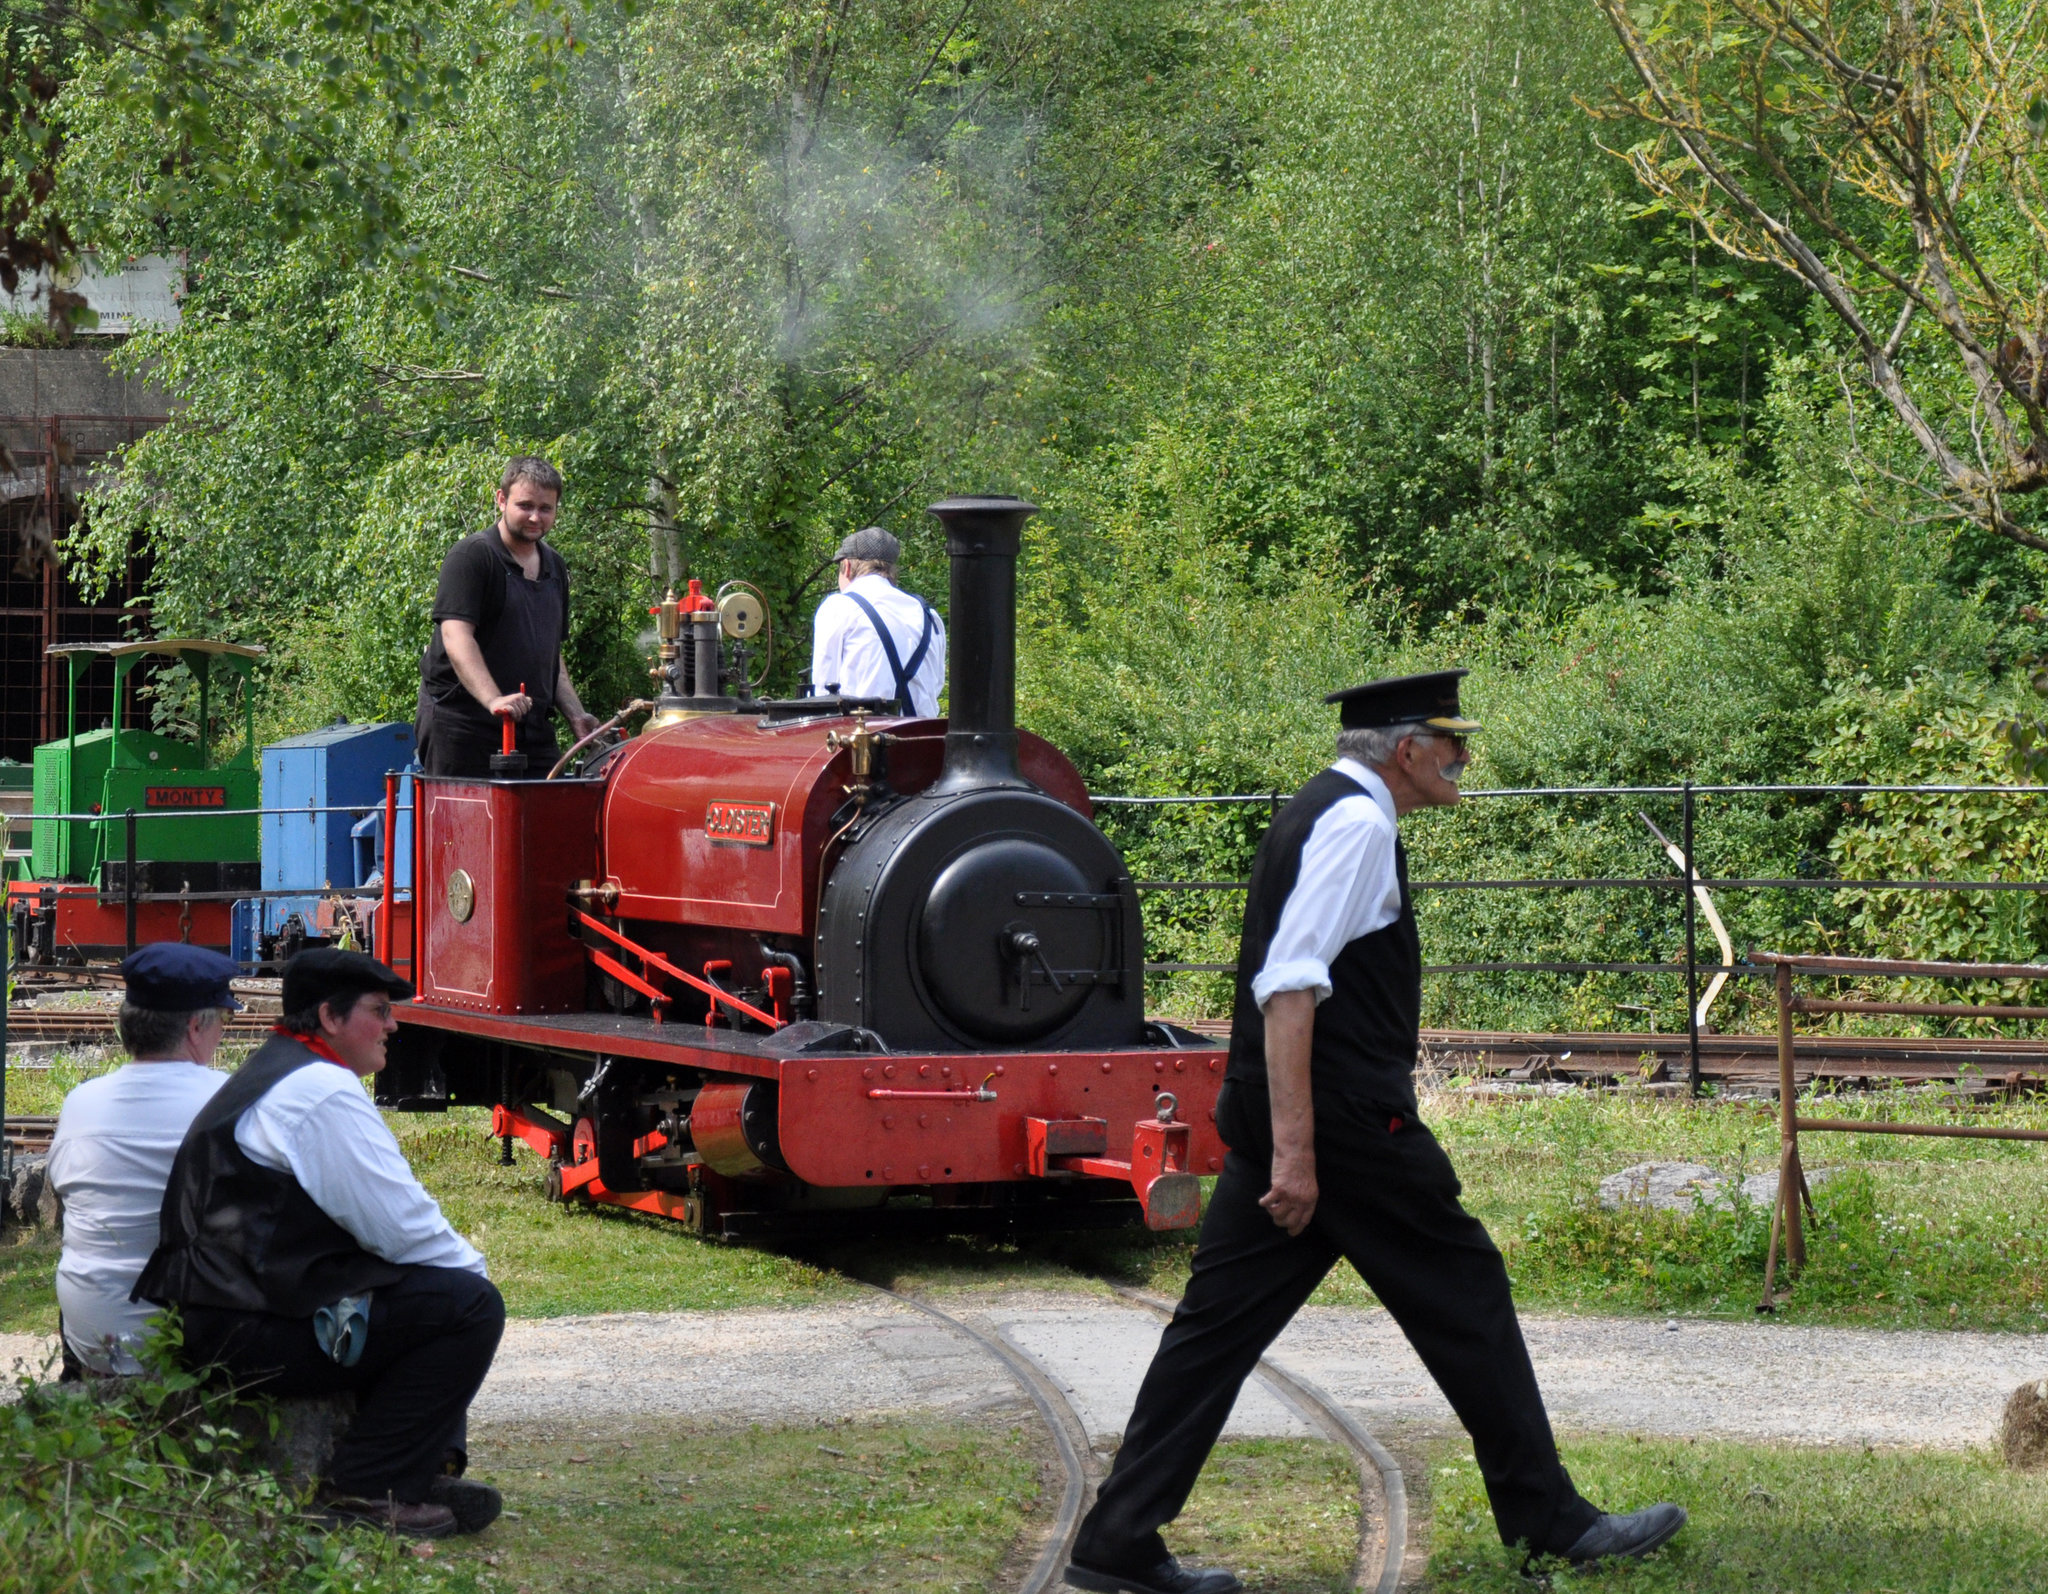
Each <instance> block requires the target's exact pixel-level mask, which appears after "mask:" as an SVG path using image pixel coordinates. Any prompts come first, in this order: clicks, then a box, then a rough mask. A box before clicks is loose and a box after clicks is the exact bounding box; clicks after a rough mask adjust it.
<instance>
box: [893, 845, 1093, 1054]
mask: <svg viewBox="0 0 2048 1594" xmlns="http://www.w3.org/2000/svg"><path fill="white" fill-rule="evenodd" d="M1105 904H1106V905H1107V908H1108V912H1106V913H1105V912H1103V911H1101V910H1102V907H1103V906H1104V905H1105ZM1120 906H1121V899H1120V898H1119V897H1118V896H1117V895H1116V894H1115V893H1113V892H1112V893H1107V894H1104V893H1099V892H1096V891H1095V890H1093V889H1092V888H1091V884H1090V882H1089V880H1088V878H1087V877H1086V876H1085V875H1083V874H1082V873H1081V870H1080V867H1079V866H1078V865H1077V864H1076V863H1075V862H1074V861H1073V859H1072V858H1071V857H1069V856H1068V855H1067V854H1066V853H1063V852H1060V851H1056V850H1055V849H1054V848H1053V847H1052V846H1051V845H1050V844H1049V843H1048V842H1047V841H1045V840H1044V839H1043V838H1041V837H1038V836H1027V835H1020V836H1004V837H1000V838H996V839H991V840H988V841H981V842H977V843H975V844H974V845H972V846H970V847H968V848H967V849H966V851H964V852H962V853H960V854H959V855H958V856H956V857H955V858H954V859H953V860H952V861H951V862H950V863H947V864H945V865H944V866H943V867H942V868H941V869H940V870H939V874H938V878H937V879H936V880H934V881H933V882H932V889H931V896H930V897H929V898H928V899H927V900H926V902H925V905H924V912H923V913H922V914H921V915H920V916H919V924H918V932H917V952H918V966H919V968H920V970H921V971H922V972H923V974H924V983H925V988H926V989H927V990H929V991H930V992H931V994H932V999H933V1001H934V1002H936V1003H937V1005H938V1007H939V1009H940V1011H942V1012H943V1013H945V1015H946V1016H947V1017H948V1018H950V1019H952V1021H953V1022H954V1023H955V1024H957V1025H959V1026H960V1027H961V1028H962V1029H963V1030H965V1031H967V1032H968V1033H969V1034H974V1035H977V1036H979V1037H980V1038H982V1039H984V1040H989V1041H1007V1042H1011V1043H1021V1042H1024V1041H1033V1040H1036V1039H1038V1038H1039V1037H1040V1036H1041V1035H1049V1034H1051V1033H1052V1032H1053V1031H1054V1030H1056V1029H1058V1028H1060V1026H1061V1025H1063V1024H1065V1023H1066V1022H1067V1021H1068V1020H1069V1019H1071V1018H1072V1017H1073V1016H1074V1015H1075V1014H1076V1013H1078V1012H1079V1011H1080V1010H1081V1008H1082V1007H1083V1006H1084V1005H1085V1004H1086V1002H1087V1001H1088V998H1089V996H1090V995H1091V994H1092V993H1093V991H1094V988H1095V986H1096V984H1097V983H1098V982H1108V983H1115V982H1116V981H1117V980H1118V979H1119V978H1120V976H1121V972H1122V971H1121V969H1120V968H1119V966H1118V965H1119V960H1118V956H1117V946H1116V942H1117V931H1118V924H1117V918H1116V913H1117V909H1118V908H1119V907H1120Z"/></svg>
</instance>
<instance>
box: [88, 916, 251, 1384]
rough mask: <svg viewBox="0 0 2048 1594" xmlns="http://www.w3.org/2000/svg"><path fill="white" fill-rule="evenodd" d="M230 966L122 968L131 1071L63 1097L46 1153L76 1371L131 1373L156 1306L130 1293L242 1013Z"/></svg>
mask: <svg viewBox="0 0 2048 1594" xmlns="http://www.w3.org/2000/svg"><path fill="white" fill-rule="evenodd" d="M235 972H236V970H235V964H234V962H233V960H231V959H229V958H226V957H223V956H222V955H221V954H220V953H218V952H209V951H207V950H206V948H204V947H197V946H185V945H183V944H182V943H180V942H176V941H164V942H159V943H158V944H156V945H154V946H146V947H144V948H142V950H141V951H139V952H135V953H132V954H131V955H130V956H129V957H128V959H127V961H126V962H124V963H123V964H122V965H121V977H122V979H123V981H124V982H125V984H126V990H125V991H124V993H123V995H122V998H121V1011H120V1014H119V1015H118V1017H117V1018H116V1020H115V1023H116V1024H117V1026H118V1027H119V1030H120V1035H121V1045H122V1046H123V1047H124V1048H126V1050H127V1052H128V1055H129V1056H130V1057H132V1058H133V1059H134V1061H133V1062H130V1063H127V1064H125V1065H124V1066H122V1067H120V1068H117V1069H115V1070H114V1072H112V1073H111V1074H102V1075H101V1076H100V1077H99V1078H98V1079H89V1080H87V1081H86V1082H85V1083H84V1084H82V1085H80V1086H79V1087H78V1088H77V1089H76V1090H74V1091H72V1092H71V1093H70V1094H69V1095H68V1096H66V1097H65V1098H64V1108H63V1111H62V1112H60V1113H59V1114H58V1116H57V1137H56V1139H55V1140H54V1141H52V1142H51V1144H50V1174H49V1177H50V1184H51V1186H52V1187H53V1188H54V1189H55V1190H56V1192H57V1194H58V1196H59V1198H60V1199H61V1200H62V1201H63V1203H64V1254H63V1257H62V1258H61V1259H60V1260H59V1261H58V1263H57V1310H58V1313H59V1319H60V1322H61V1323H62V1325H63V1330H64V1348H65V1350H66V1352H67V1353H68V1355H69V1357H70V1358H71V1359H73V1360H75V1361H76V1362H77V1364H78V1366H79V1368H80V1369H81V1370H83V1371H87V1372H93V1373H100V1374H111V1373H139V1372H141V1371H142V1364H141V1363H140V1362H139V1361H138V1360H137V1359H136V1354H135V1353H136V1351H137V1350H139V1349H140V1348H141V1346H142V1343H143V1340H144V1339H145V1338H146V1337H147V1335H148V1333H149V1330H150V1328H151V1326H152V1325H153V1324H154V1323H155V1321H156V1317H157V1311H156V1308H155V1307H153V1306H151V1305H149V1304H147V1303H146V1302H141V1301H132V1300H130V1299H129V1298H128V1297H129V1292H130V1291H131V1290H133V1289H134V1288H135V1280H136V1279H137V1278H138V1277H139V1276H140V1275H141V1273H142V1266H143V1264H144V1263H145V1262H147V1261H148V1260H149V1253H150V1252H151V1251H152V1250H154V1249H155V1248H156V1240H157V1233H156V1223H157V1213H158V1212H159V1211H160V1210H161V1209H162V1207H163V1204H164V1183H165V1181H166V1180H168V1179H169V1178H170V1176H171V1159H172V1158H173V1157H175V1156H176V1155H177V1154H178V1146H179V1144H180V1142H182V1141H183V1140H184V1138H185V1129H186V1126H187V1125H189V1124H190V1123H191V1122H192V1119H193V1117H194V1116H195V1115H196V1114H197V1113H198V1111H199V1109H200V1108H202V1107H204V1106H205V1105H206V1104H207V1102H208V1101H210V1100H211V1099H212V1098H213V1093H214V1092H215V1091H217V1090H219V1089H220V1088H221V1086H223V1085H225V1084H226V1083H227V1078H228V1076H227V1075H226V1074H220V1073H216V1072H214V1070H213V1068H212V1066H211V1065H212V1063H213V1054H214V1053H215V1051H217V1050H218V1049H219V1047H220V1038H221V1033H222V1020H223V1019H225V1018H226V1016H227V1014H228V1012H229V1011H230V1010H232V1009H234V1008H238V1007H240V1006H241V1005H242V1004H241V1003H240V1002H237V1001H236V1000H235V998H234V996H233V994H232V992H231V991H230V990H229V988H228V981H229V980H230V979H232V978H233V977H234V975H235Z"/></svg>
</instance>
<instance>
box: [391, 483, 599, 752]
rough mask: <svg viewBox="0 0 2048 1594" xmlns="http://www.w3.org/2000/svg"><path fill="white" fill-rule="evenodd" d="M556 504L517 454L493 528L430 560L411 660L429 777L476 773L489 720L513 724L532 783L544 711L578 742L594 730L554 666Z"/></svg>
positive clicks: (560, 606)
mask: <svg viewBox="0 0 2048 1594" xmlns="http://www.w3.org/2000/svg"><path fill="white" fill-rule="evenodd" d="M561 502H562V478H561V474H560V473H559V472H558V471H557V470H556V469H555V467H554V466H552V465H550V464H549V463H548V462H547V461H546V460H544V459H539V458H536V457H534V456H532V455H521V456H520V457H519V458H517V459H514V460H512V461H510V462H509V463H507V465H506V466H505V473H504V475H503V476H502V477H501V478H500V479H499V482H498V523H497V524H496V525H495V526H490V527H486V528H485V529H484V530H482V531H479V532H477V533H475V534H474V535H472V536H469V537H465V538H463V539H462V541H461V542H459V543H457V544H456V545H455V546H454V547H453V548H451V549H449V550H448V556H447V557H446V558H445V559H443V560H442V561H441V581H440V585H439V586H438V587H437V588H436V589H435V592H434V639H433V641H432V642H431V643H429V644H428V646H427V651H426V654H425V656H424V657H423V658H422V659H421V660H420V696H419V724H418V730H417V736H418V741H419V749H420V762H421V763H422V764H424V765H425V766H426V770H427V773H428V774H430V775H459V776H465V777H469V778H481V777H483V776H485V775H488V774H489V773H490V759H491V754H493V753H495V752H496V751H498V748H499V744H500V731H499V716H500V715H505V714H509V715H511V717H512V718H513V719H514V720H515V721H516V722H517V723H518V727H519V729H518V747H519V751H521V752H522V753H524V754H525V755H526V764H527V769H528V771H529V772H530V773H532V774H536V775H539V774H545V773H546V772H547V770H548V768H549V766H550V765H552V764H553V763H554V761H555V758H556V756H557V754H556V749H555V732H554V726H553V724H552V723H551V716H552V715H553V713H554V711H555V710H556V709H560V710H561V711H562V714H563V716H564V717H565V718H567V720H568V721H569V724H570V725H571V726H572V727H573V728H574V730H575V732H576V735H577V736H579V737H582V736H587V735H588V734H589V733H590V732H591V731H594V730H596V729H597V720H596V718H595V717H594V716H592V715H590V714H587V713H585V712H584V709H583V704H582V702H581V701H580V700H579V699H578V698H577V696H576V688H575V687H574V686H572V685H570V684H569V671H568V669H567V667H566V666H565V665H564V664H563V662H562V643H563V640H564V639H565V638H566V637H567V636H568V634H569V567H568V566H567V565H565V564H563V563H562V556H561V555H560V554H558V553H556V552H555V550H554V549H552V548H550V547H548V546H547V544H546V541H545V538H546V537H547V534H548V532H549V531H550V530H552V529H553V527H554V524H555V512H556V510H557V509H559V508H560V506H561Z"/></svg>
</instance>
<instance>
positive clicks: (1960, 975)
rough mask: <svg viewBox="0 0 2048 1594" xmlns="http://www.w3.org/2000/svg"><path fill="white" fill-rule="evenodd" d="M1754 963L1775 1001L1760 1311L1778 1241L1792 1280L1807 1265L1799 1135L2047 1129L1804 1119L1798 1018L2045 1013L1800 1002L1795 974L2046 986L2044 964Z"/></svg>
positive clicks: (1769, 1306) (2038, 1137)
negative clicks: (1772, 1125)
mask: <svg viewBox="0 0 2048 1594" xmlns="http://www.w3.org/2000/svg"><path fill="white" fill-rule="evenodd" d="M1751 957H1752V958H1753V959H1754V961H1756V962H1758V963H1761V964H1764V965H1766V966H1768V967H1770V968H1771V969H1772V970H1773V971H1774V973H1775V977H1776V983H1777V995H1778V1137H1779V1151H1778V1199H1777V1204H1776V1205H1775V1206H1774V1207H1773V1208H1772V1211H1771V1240H1770V1249H1769V1250H1768V1251H1766V1252H1765V1254H1764V1298H1763V1300H1762V1301H1761V1302H1760V1303H1759V1304H1758V1306H1757V1310H1758V1311H1761V1312H1768V1311H1774V1310H1775V1309H1776V1308H1777V1304H1778V1300H1779V1297H1778V1296H1777V1294H1776V1293H1774V1292H1775V1287H1776V1282H1777V1271H1778V1245H1779V1236H1780V1234H1781V1233H1782V1234H1783V1237H1784V1250H1785V1271H1786V1273H1787V1274H1788V1275H1792V1274H1796V1273H1797V1272H1798V1271H1799V1270H1800V1269H1801V1268H1803V1267H1805V1266H1806V1231H1805V1229H1804V1227H1803V1226H1802V1222H1801V1212H1802V1208H1803V1209H1804V1211H1806V1212H1809V1213H1810V1212H1811V1211H1812V1210H1813V1192H1812V1190H1811V1189H1810V1188H1809V1187H1808V1185H1807V1183H1806V1171H1805V1168H1804V1167H1803V1166H1802V1164H1801V1162H1800V1158H1799V1137H1800V1135H1802V1134H1852V1135H1934V1136H1940V1137H1944V1138H1950V1139H1957V1140H2034V1141H2048V1130H2041V1129H2009V1128H2006V1127H2005V1126H2003V1125H1993V1124H1986V1125H1964V1124H1902V1123H1870V1122H1865V1121H1863V1120H1861V1119H1855V1118H1804V1117H1801V1116H1800V1113H1799V1088H1798V1078H1797V1066H1796V1065H1797V1057H1796V1047H1797V1040H1796V1037H1795V1036H1794V1034H1793V1030H1792V1021H1793V1019H1794V1018H1795V1017H1796V1016H1797V1015H1799V1014H1801V1013H1822V1014H1830V1013H1868V1014H1899V1013H1911V1014H1918V1015H1923V1016H1936V1015H1939V1016H1943V1017H1951V1018H2004V1017H2011V1016H2024V1017H2035V1016H2041V1015H2043V1014H2048V1009H2044V1008H2012V1007H2008V1006H2005V1005H2002V1004H1984V1003H1972V1002H1865V1001H1854V1000H1842V999H1836V998H1821V997H1809V996H1801V995H1799V994H1798V992H1796V991H1795V990H1794V989H1793V987H1792V981H1793V979H1794V978H1795V977H1796V976H1798V975H1802V974H1804V975H1808V976H1819V977H1821V978H1833V979H1841V978H1843V977H1845V976H1846V977H1856V976H1873V975H1875V976H1884V977H1893V978H1896V977H1900V976H1905V977H1909V978H1917V979H1936V980H2026V981H2038V980H2048V965H2044V964H2039V963H1928V962H1909V961H1905V960H1901V959H1893V958H1844V957H1806V956H1800V955H1797V954H1785V953H1777V952H1755V953H1752V954H1751Z"/></svg>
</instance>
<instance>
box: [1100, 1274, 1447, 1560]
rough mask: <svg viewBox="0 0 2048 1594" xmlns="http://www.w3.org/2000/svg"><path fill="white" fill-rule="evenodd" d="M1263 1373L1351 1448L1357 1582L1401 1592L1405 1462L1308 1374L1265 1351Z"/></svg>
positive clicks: (1117, 1287) (1142, 1302) (1167, 1310)
mask: <svg viewBox="0 0 2048 1594" xmlns="http://www.w3.org/2000/svg"><path fill="white" fill-rule="evenodd" d="M1101 1282H1102V1283H1104V1284H1108V1285H1109V1287H1110V1288H1111V1289H1112V1290H1114V1291H1115V1292H1116V1293H1117V1294H1118V1295H1120V1296H1122V1297H1123V1298H1124V1299H1125V1300H1127V1301H1132V1302H1135V1303H1136V1304H1137V1305H1139V1306H1142V1307H1144V1308H1145V1309H1146V1310H1147V1311H1151V1312H1156V1313H1157V1314H1158V1315H1159V1316H1161V1317H1166V1318H1171V1317H1172V1316H1173V1308H1172V1306H1171V1305H1169V1304H1168V1303H1167V1302H1165V1301H1162V1300H1160V1299H1159V1298H1158V1297H1156V1296H1152V1295H1147V1294H1145V1293H1144V1292H1143V1291H1141V1290H1134V1289H1131V1288H1130V1287H1129V1286H1128V1285H1123V1284H1112V1283H1110V1281H1109V1280H1108V1279H1103V1280H1101ZM1259 1376H1260V1377H1261V1378H1263V1379H1265V1381H1266V1384H1267V1386H1268V1387H1269V1388H1271V1389H1272V1390H1273V1392H1274V1393H1275V1394H1276V1395H1278V1396H1279V1397H1280V1399H1281V1400H1282V1401H1284V1402H1285V1403H1286V1404H1287V1405H1289V1406H1291V1407H1293V1408H1294V1410H1295V1412H1296V1413H1297V1414H1298V1415H1299V1416H1300V1417H1301V1418H1302V1420H1303V1421H1305V1422H1306V1423H1308V1425H1309V1426H1310V1427H1311V1428H1320V1429H1322V1430H1323V1432H1325V1433H1326V1434H1328V1435H1329V1436H1330V1437H1331V1438H1332V1439H1334V1440H1336V1441H1337V1443H1339V1444H1341V1445H1343V1446H1344V1448H1345V1449H1347V1450H1349V1451H1350V1452H1351V1457H1352V1461H1353V1463H1354V1464H1355V1465H1356V1466H1357V1468H1358V1484H1359V1506H1360V1511H1359V1520H1358V1561H1357V1563H1356V1566H1355V1567H1354V1569H1353V1572H1352V1579H1351V1585H1352V1587H1353V1588H1355V1589H1360V1590H1367V1591H1370V1594H1396V1591H1397V1590H1398V1589H1399V1588H1400V1586H1401V1568H1402V1564H1403V1562H1404V1561H1405V1560H1406V1558H1407V1553H1408V1486H1407V1481H1406V1480H1405V1479H1404V1478H1403V1477H1402V1475H1401V1464H1400V1463H1399V1462H1398V1461H1396V1460H1395V1459H1394V1458H1393V1456H1392V1454H1391V1453H1389V1451H1388V1450H1387V1447H1386V1446H1385V1445H1383V1444H1381V1443H1380V1442H1379V1441H1378V1440H1377V1439H1375V1438H1374V1437H1373V1436H1372V1434H1371V1433H1370V1432H1368V1431H1367V1429H1366V1427H1365V1425H1364V1424H1363V1423H1361V1422H1360V1421H1359V1420H1358V1419H1357V1418H1356V1417H1354V1416H1352V1415H1351V1413H1350V1412H1348V1411H1346V1410H1345V1409H1344V1408H1343V1407H1342V1406H1340V1405H1338V1404H1337V1402H1336V1401H1334V1400H1332V1399H1331V1398H1330V1397H1329V1396H1328V1395H1326V1394H1324V1393H1323V1391H1322V1390H1320V1389H1318V1388H1317V1387H1316V1386H1315V1385H1314V1384H1312V1383H1310V1382H1309V1381H1308V1380H1307V1379H1306V1378H1300V1377H1297V1376H1296V1375H1295V1374H1293V1373H1290V1372H1288V1371H1287V1370H1286V1369H1284V1368H1282V1367H1280V1366H1279V1365H1278V1364H1276V1363H1275V1362H1273V1361H1272V1360H1270V1359H1269V1358H1267V1357H1264V1356H1261V1357H1260V1358H1259ZM1375 1492H1376V1493H1377V1494H1378V1495H1379V1503H1380V1509H1379V1511H1378V1512H1377V1513H1374V1512H1373V1511H1372V1510H1371V1496H1372V1495H1373V1494H1374V1493H1375ZM1375 1515H1376V1516H1377V1519H1378V1524H1379V1526H1378V1531H1376V1532H1375V1531H1373V1530H1372V1521H1373V1518H1374V1516H1375Z"/></svg>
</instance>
